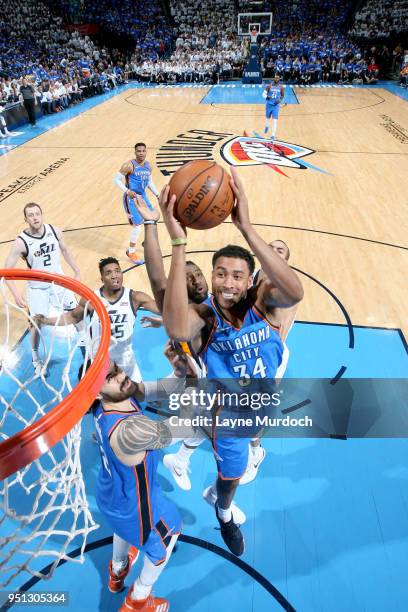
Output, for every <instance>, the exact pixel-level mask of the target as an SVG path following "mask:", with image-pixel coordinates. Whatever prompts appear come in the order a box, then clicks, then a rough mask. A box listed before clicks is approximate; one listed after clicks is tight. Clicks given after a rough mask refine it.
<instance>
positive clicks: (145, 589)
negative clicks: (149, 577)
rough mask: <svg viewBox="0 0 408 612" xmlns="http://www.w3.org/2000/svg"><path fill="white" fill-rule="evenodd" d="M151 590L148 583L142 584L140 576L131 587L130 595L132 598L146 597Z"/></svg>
mask: <svg viewBox="0 0 408 612" xmlns="http://www.w3.org/2000/svg"><path fill="white" fill-rule="evenodd" d="M151 592H152V586H151V585H150V584H149V585H146V584H142V583H141V581H140V578H138V579H137V580H136V582H135V583H134V585H133V589H132V592H131V595H130V596H131V598H132V599H147V598H148V597H149V595H150V593H151Z"/></svg>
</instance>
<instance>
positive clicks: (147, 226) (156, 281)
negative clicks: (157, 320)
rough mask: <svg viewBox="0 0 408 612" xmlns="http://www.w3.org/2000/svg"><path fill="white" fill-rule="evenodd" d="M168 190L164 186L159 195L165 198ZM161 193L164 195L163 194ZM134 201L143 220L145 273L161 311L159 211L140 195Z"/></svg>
mask: <svg viewBox="0 0 408 612" xmlns="http://www.w3.org/2000/svg"><path fill="white" fill-rule="evenodd" d="M168 190H169V188H168V186H166V187H165V188H164V189H163V190H162V193H161V195H160V197H166V200H167V194H168ZM163 194H166V195H165V196H163ZM134 202H135V205H136V208H137V209H138V211H139V213H140V214H141V216H142V217H143V219H144V221H145V223H144V230H145V239H144V260H145V262H146V269H147V275H148V277H149V281H150V287H151V289H152V293H153V297H154V299H155V301H156V304H157V306H158V308H159V311H160V312H162V310H163V301H164V292H165V291H166V284H167V277H166V274H165V272H164V266H163V255H162V252H161V249H160V243H159V237H158V233H157V221H158V220H159V218H160V213H159V211H158V210H157V209H154V210H151V209H150V208H149V207H148V206H147V205H146V202H145V201H144V200H143V198H141V197H136V198H135V199H134ZM155 312H156V311H155Z"/></svg>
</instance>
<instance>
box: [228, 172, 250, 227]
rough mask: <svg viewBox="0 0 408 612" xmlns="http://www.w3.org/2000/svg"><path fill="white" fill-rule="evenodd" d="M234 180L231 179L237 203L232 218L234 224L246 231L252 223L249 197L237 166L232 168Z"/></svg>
mask: <svg viewBox="0 0 408 612" xmlns="http://www.w3.org/2000/svg"><path fill="white" fill-rule="evenodd" d="M231 174H232V180H231V181H230V185H231V189H232V191H233V192H234V195H235V198H236V200H235V204H234V206H233V209H232V211H231V219H232V222H233V224H234V225H235V226H236V227H237V228H238V229H239V231H240V232H243V231H245V230H246V229H248V227H249V226H250V225H251V221H250V218H249V207H248V199H247V197H246V194H245V191H244V186H243V184H242V181H241V179H240V178H239V175H238V171H237V169H236V168H234V167H232V168H231Z"/></svg>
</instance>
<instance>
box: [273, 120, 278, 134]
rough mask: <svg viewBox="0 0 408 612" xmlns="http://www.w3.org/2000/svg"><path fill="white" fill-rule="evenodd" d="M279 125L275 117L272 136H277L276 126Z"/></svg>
mask: <svg viewBox="0 0 408 612" xmlns="http://www.w3.org/2000/svg"><path fill="white" fill-rule="evenodd" d="M277 127H278V120H277V119H273V120H272V138H275V136H276V128H277Z"/></svg>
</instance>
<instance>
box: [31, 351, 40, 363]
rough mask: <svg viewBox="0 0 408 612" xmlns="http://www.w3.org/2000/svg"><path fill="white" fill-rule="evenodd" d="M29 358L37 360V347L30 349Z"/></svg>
mask: <svg viewBox="0 0 408 612" xmlns="http://www.w3.org/2000/svg"><path fill="white" fill-rule="evenodd" d="M31 359H32V360H33V361H38V360H39V357H38V349H31Z"/></svg>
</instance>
